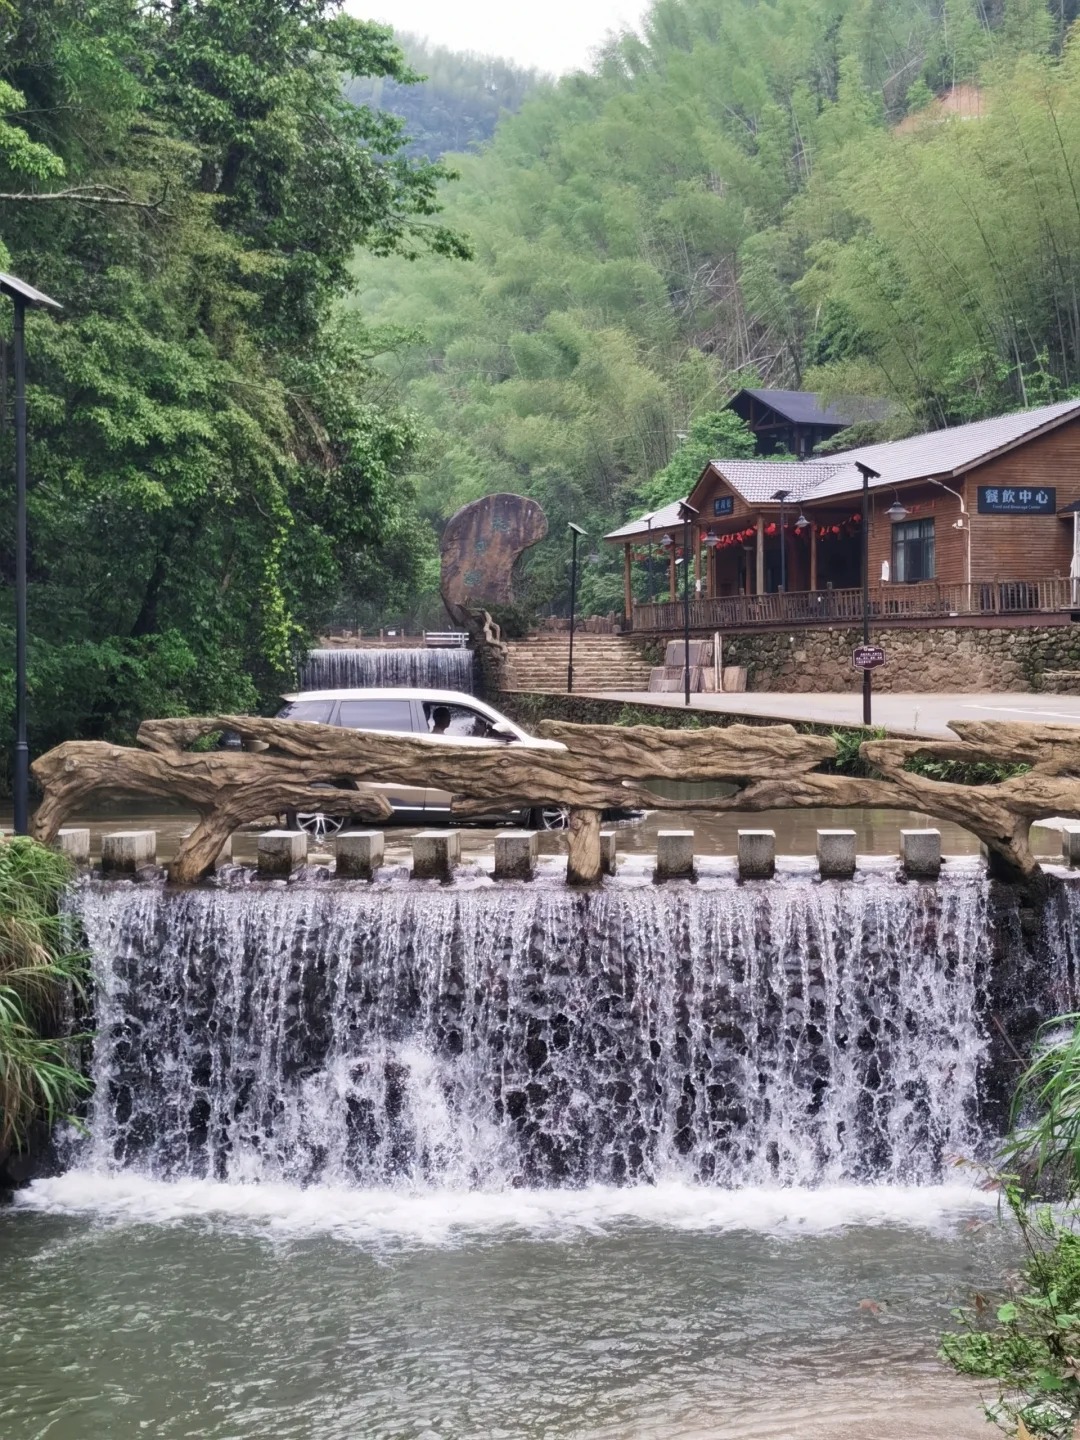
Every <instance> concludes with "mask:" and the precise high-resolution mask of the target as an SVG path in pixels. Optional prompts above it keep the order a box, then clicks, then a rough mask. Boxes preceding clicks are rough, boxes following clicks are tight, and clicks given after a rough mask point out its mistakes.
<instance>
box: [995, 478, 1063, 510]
mask: <svg viewBox="0 0 1080 1440" xmlns="http://www.w3.org/2000/svg"><path fill="white" fill-rule="evenodd" d="M977 494H978V508H979V514H980V515H1053V514H1054V513H1055V511H1056V510H1057V491H1056V489H1055V488H1054V486H1053V485H980V486H978V488H977Z"/></svg>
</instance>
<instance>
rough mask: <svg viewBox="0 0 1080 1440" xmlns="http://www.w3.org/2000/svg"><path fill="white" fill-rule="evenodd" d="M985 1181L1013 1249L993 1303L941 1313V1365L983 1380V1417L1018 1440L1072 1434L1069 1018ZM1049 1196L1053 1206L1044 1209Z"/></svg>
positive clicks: (1079, 1308) (1078, 1355)
mask: <svg viewBox="0 0 1080 1440" xmlns="http://www.w3.org/2000/svg"><path fill="white" fill-rule="evenodd" d="M999 1166H1000V1167H1001V1168H1000V1171H998V1172H994V1173H993V1174H992V1176H991V1177H990V1179H991V1182H992V1183H993V1184H995V1185H996V1186H997V1187H998V1188H999V1190H1000V1193H1001V1197H1002V1202H1003V1207H1004V1209H1005V1212H1006V1213H1007V1214H1008V1215H1009V1216H1010V1217H1011V1219H1012V1220H1013V1221H1014V1222H1015V1226H1016V1231H1017V1234H1018V1236H1019V1239H1020V1242H1021V1245H1022V1258H1021V1261H1020V1264H1019V1265H1018V1266H1017V1267H1016V1269H1015V1270H1014V1271H1013V1272H1012V1273H1011V1274H1010V1275H1009V1276H1008V1278H1007V1281H1006V1284H1005V1287H1004V1289H1003V1290H1002V1292H1001V1293H1000V1294H998V1295H996V1296H990V1295H984V1294H976V1295H975V1296H973V1298H972V1304H970V1305H968V1306H964V1307H962V1308H961V1309H959V1310H956V1311H954V1312H953V1314H954V1318H955V1320H956V1321H957V1322H958V1327H959V1328H958V1329H957V1330H956V1331H955V1332H953V1333H950V1334H947V1335H945V1336H943V1338H942V1348H941V1353H942V1357H943V1358H944V1359H945V1360H947V1361H948V1362H949V1364H950V1365H952V1366H953V1368H954V1369H955V1370H958V1371H959V1372H960V1373H961V1374H964V1375H970V1376H974V1377H976V1378H978V1379H981V1380H984V1381H989V1382H991V1384H992V1385H993V1387H994V1391H995V1395H994V1398H993V1399H992V1401H991V1402H990V1403H989V1404H987V1406H986V1414H987V1418H988V1419H989V1420H991V1421H993V1422H994V1423H995V1424H996V1425H997V1426H998V1427H999V1428H1000V1429H1002V1430H1004V1431H1005V1432H1006V1433H1007V1434H1009V1435H1015V1436H1017V1437H1018V1440H1073V1437H1074V1436H1077V1435H1080V1014H1070V1015H1062V1016H1059V1017H1058V1018H1057V1019H1055V1020H1052V1021H1050V1022H1048V1023H1047V1024H1045V1025H1043V1026H1042V1028H1041V1029H1040V1031H1039V1033H1038V1036H1037V1037H1036V1042H1035V1049H1034V1055H1033V1058H1032V1059H1031V1061H1030V1062H1029V1064H1028V1065H1027V1068H1026V1069H1025V1070H1024V1073H1023V1074H1022V1075H1021V1076H1020V1079H1019V1081H1018V1082H1017V1086H1016V1091H1015V1094H1014V1096H1013V1104H1012V1111H1011V1115H1010V1121H1009V1132H1008V1135H1007V1137H1006V1140H1005V1144H1004V1146H1003V1148H1002V1152H1001V1157H1000V1160H999ZM1050 1199H1052V1200H1053V1203H1052V1204H1051V1203H1048V1201H1049V1200H1050Z"/></svg>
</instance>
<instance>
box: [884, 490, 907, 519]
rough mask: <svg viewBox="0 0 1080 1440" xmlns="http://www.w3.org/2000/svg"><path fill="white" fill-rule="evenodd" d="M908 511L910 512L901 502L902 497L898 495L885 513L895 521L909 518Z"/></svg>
mask: <svg viewBox="0 0 1080 1440" xmlns="http://www.w3.org/2000/svg"><path fill="white" fill-rule="evenodd" d="M907 513H908V512H907V511H906V510H905V508H904V507H903V505H901V503H900V497H899V496H897V497H896V499H895V500H894V501H893V503H892V504H891V505H890V506H889V508H888V510H886V511H885V514H886V515H887V516H888V517H889V519H890V520H893V521H897V520H906V519H907Z"/></svg>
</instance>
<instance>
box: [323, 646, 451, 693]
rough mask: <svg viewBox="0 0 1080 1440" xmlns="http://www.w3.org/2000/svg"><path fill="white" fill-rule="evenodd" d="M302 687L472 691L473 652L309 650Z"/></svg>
mask: <svg viewBox="0 0 1080 1440" xmlns="http://www.w3.org/2000/svg"><path fill="white" fill-rule="evenodd" d="M300 685H301V688H302V689H304V690H362V689H367V688H368V687H369V686H378V687H380V688H383V687H387V686H395V685H398V686H407V687H410V688H411V687H424V688H426V689H429V690H458V691H460V692H462V693H464V694H468V695H471V694H472V693H473V653H472V651H471V650H466V649H460V648H449V647H446V648H442V647H436V646H432V647H431V648H430V649H428V648H427V647H426V646H419V645H417V646H414V647H412V648H401V649H387V650H383V649H376V648H375V647H374V646H372V647H371V648H369V649H363V650H312V651H310V652H309V654H308V658H307V662H306V663H305V665H304V667H303V669H302V671H301V675H300Z"/></svg>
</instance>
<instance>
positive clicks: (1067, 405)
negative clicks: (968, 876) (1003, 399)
mask: <svg viewBox="0 0 1080 1440" xmlns="http://www.w3.org/2000/svg"><path fill="white" fill-rule="evenodd" d="M1070 415H1080V400H1060V401H1058V403H1057V404H1056V405H1043V406H1041V407H1040V408H1039V409H1038V410H1019V411H1017V412H1016V413H1014V414H1012V415H995V416H994V418H993V419H992V420H975V421H973V422H972V423H971V424H970V425H956V426H954V427H953V428H952V429H949V430H931V431H930V432H929V434H926V435H911V436H909V437H908V439H906V440H890V441H885V442H884V443H882V444H880V445H861V446H860V447H859V448H858V449H857V450H845V451H843V453H842V454H840V455H836V456H834V457H832V458H833V460H834V461H836V460H840V461H843V462H844V463H845V465H851V466H853V465H854V463H855V461H856V460H861V461H862V463H863V464H864V465H869V466H870V467H871V469H873V470H879V471H880V472H881V479H880V480H872V481H871V482H870V483H871V485H872V486H878V485H901V484H903V483H904V481H906V480H921V479H923V477H924V476H927V475H935V476H949V475H959V474H962V473H963V471H965V470H970V469H971V467H972V466H973V465H978V464H979V463H980V462H981V461H984V460H988V459H989V458H990V457H991V456H992V455H996V454H997V453H998V451H1000V450H1006V449H1008V448H1009V447H1010V446H1012V445H1015V444H1016V442H1017V441H1018V440H1022V439H1024V438H1025V437H1026V436H1029V435H1031V434H1033V433H1034V432H1035V431H1038V430H1041V429H1042V428H1043V427H1044V426H1053V425H1054V424H1055V423H1056V422H1058V421H1060V420H1063V419H1065V418H1067V417H1068V416H1070ZM821 463H822V462H821V461H817V460H810V461H807V462H806V464H807V468H809V466H811V465H813V466H814V467H815V469H816V468H817V466H818V465H819V464H821ZM725 473H726V472H725ZM859 483H861V482H859ZM850 488H851V487H850V485H849V484H848V478H847V476H840V475H830V476H825V477H823V479H822V483H821V484H820V485H819V486H818V487H817V488H816V489H815V491H814V498H815V499H817V498H818V497H819V496H823V495H840V494H846V493H847V491H848V490H849V489H850ZM855 488H858V485H856V487H855Z"/></svg>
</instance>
